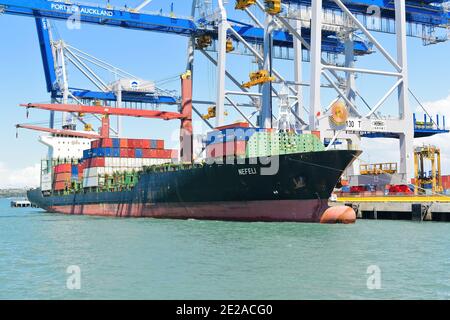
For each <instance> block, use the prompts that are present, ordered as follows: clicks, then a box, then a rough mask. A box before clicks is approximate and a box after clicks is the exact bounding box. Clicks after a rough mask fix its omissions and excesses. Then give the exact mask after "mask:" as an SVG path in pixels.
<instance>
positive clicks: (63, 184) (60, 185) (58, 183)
mask: <svg viewBox="0 0 450 320" xmlns="http://www.w3.org/2000/svg"><path fill="white" fill-rule="evenodd" d="M69 186H70V181H68V182H66V181H56V182H55V183H54V185H53V190H55V191H62V190H65V189H66V188H69Z"/></svg>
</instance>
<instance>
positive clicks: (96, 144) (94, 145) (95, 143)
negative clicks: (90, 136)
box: [91, 140, 100, 149]
mask: <svg viewBox="0 0 450 320" xmlns="http://www.w3.org/2000/svg"><path fill="white" fill-rule="evenodd" d="M94 148H100V140H94V141H92V142H91V149H94Z"/></svg>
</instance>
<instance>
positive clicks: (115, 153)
mask: <svg viewBox="0 0 450 320" xmlns="http://www.w3.org/2000/svg"><path fill="white" fill-rule="evenodd" d="M112 156H113V157H114V158H120V148H113V149H112Z"/></svg>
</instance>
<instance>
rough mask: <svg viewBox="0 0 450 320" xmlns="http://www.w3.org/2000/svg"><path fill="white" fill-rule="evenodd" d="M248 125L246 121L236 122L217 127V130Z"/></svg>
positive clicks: (247, 126) (246, 126)
mask: <svg viewBox="0 0 450 320" xmlns="http://www.w3.org/2000/svg"><path fill="white" fill-rule="evenodd" d="M249 127H250V125H249V124H248V122H236V123H233V124H229V125H225V126H221V127H217V128H216V129H217V130H226V129H234V128H249Z"/></svg>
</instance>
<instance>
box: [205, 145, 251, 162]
mask: <svg viewBox="0 0 450 320" xmlns="http://www.w3.org/2000/svg"><path fill="white" fill-rule="evenodd" d="M245 148H246V142H245V141H229V142H226V143H214V144H210V145H208V147H207V148H206V155H207V157H209V158H215V157H223V156H245V152H246V150H245Z"/></svg>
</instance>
